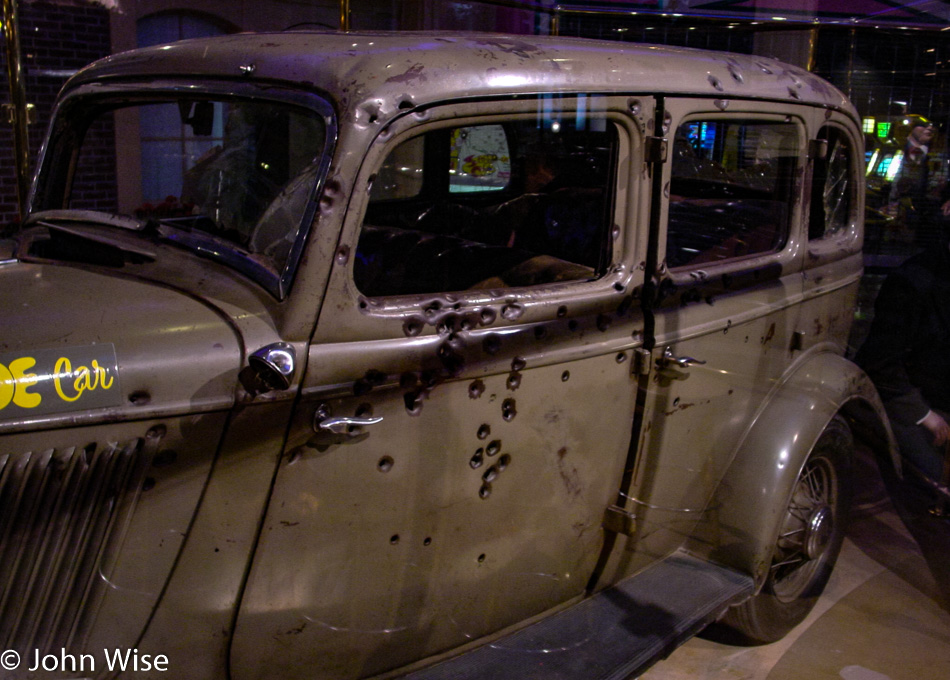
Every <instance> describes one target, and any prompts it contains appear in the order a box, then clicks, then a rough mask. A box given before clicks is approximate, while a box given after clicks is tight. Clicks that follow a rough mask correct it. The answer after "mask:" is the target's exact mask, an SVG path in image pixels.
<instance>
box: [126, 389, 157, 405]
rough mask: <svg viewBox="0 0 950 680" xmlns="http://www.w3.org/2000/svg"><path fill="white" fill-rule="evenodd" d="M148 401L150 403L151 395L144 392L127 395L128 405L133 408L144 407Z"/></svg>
mask: <svg viewBox="0 0 950 680" xmlns="http://www.w3.org/2000/svg"><path fill="white" fill-rule="evenodd" d="M150 401H152V395H151V394H149V393H148V392H146V391H144V390H140V391H138V392H133V393H132V394H130V395H129V403H130V404H132V405H133V406H146V405H148V403H149V402H150Z"/></svg>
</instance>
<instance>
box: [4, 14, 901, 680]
mask: <svg viewBox="0 0 950 680" xmlns="http://www.w3.org/2000/svg"><path fill="white" fill-rule="evenodd" d="M862 139H863V137H862V135H861V133H860V129H859V127H858V119H857V116H856V114H855V112H854V110H853V108H852V107H851V106H850V105H849V104H848V102H847V101H846V100H845V98H844V97H843V96H842V95H841V93H839V92H838V91H837V90H835V89H834V88H833V87H831V86H830V85H828V84H827V83H825V82H824V81H822V80H820V79H818V78H817V77H815V76H812V75H811V74H809V73H807V72H804V71H802V70H799V69H796V68H793V67H789V66H786V65H783V64H780V63H778V62H775V61H772V60H768V59H763V58H758V57H748V56H739V55H729V54H721V53H707V52H700V51H690V50H678V49H667V48H660V47H656V46H636V45H624V44H613V43H603V42H595V41H583V40H571V39H561V38H534V37H530V38H529V37H511V36H502V35H464V36H458V35H446V34H382V33H380V34H349V33H347V34H328V33H306V32H300V33H297V32H289V33H284V34H273V35H239V36H230V37H225V38H217V39H209V40H198V41H185V42H182V43H176V44H173V45H168V46H163V47H157V48H149V49H145V50H139V51H135V52H130V53H126V54H121V55H117V56H114V57H110V58H108V59H105V60H103V61H101V62H99V63H97V64H94V65H92V66H90V67H88V68H87V69H84V70H83V71H81V72H80V73H79V74H77V75H76V76H75V77H73V78H72V79H71V80H70V81H69V83H68V84H67V86H66V87H65V88H64V90H63V92H62V94H61V96H60V99H59V102H58V104H57V108H56V111H55V115H54V118H53V122H52V124H51V127H50V130H49V135H48V138H47V142H46V144H45V145H44V148H43V152H42V154H41V158H40V164H39V169H38V173H37V178H36V181H35V185H34V188H33V191H32V194H31V203H30V215H29V217H28V218H27V220H26V221H25V223H24V225H23V227H22V229H20V230H19V231H18V232H17V233H16V234H15V236H14V238H12V239H9V240H7V241H3V242H2V253H0V254H2V258H0V260H2V261H0V285H2V288H3V290H4V291H5V295H4V298H3V305H4V313H3V316H4V325H3V331H2V335H0V446H2V450H0V454H2V458H0V460H2V470H0V507H2V512H0V541H2V542H0V550H2V554H3V560H2V564H0V634H2V636H3V644H4V645H5V648H6V649H8V650H13V651H16V653H17V654H18V655H19V658H20V660H21V662H22V663H20V664H19V665H18V667H17V669H16V670H14V671H12V672H13V673H14V675H13V677H24V678H26V677H60V676H62V677H69V676H70V674H71V673H72V674H75V672H79V671H81V672H82V673H83V674H84V675H86V676H90V677H111V676H112V675H114V674H115V673H117V672H119V671H121V670H122V668H124V670H125V673H126V674H127V675H128V676H129V677H156V678H157V677H173V676H174V677H189V678H194V679H196V680H197V679H201V678H208V679H212V678H225V677H230V678H234V680H244V679H250V678H282V679H285V678H295V677H300V678H325V679H330V678H333V679H343V678H364V677H376V676H384V677H391V676H392V677H395V676H408V677H413V678H443V677H453V678H482V677H492V678H502V677H509V678H545V680H549V679H550V678H590V677H603V678H625V677H628V676H630V675H631V674H634V673H636V672H638V671H640V670H642V669H643V668H646V667H647V666H648V665H649V664H650V663H652V662H653V661H655V660H656V659H657V658H658V657H660V656H661V655H662V654H664V653H666V652H668V651H669V650H670V649H672V648H673V646H675V645H676V644H678V643H680V642H681V641H683V640H684V639H686V638H687V637H689V636H690V635H692V634H694V633H695V632H696V631H698V630H699V629H701V628H702V627H703V626H705V625H706V624H708V623H710V622H713V621H717V620H718V624H717V625H722V626H728V627H730V628H732V629H733V630H735V631H737V632H738V633H739V634H741V635H742V636H744V637H745V638H746V639H748V640H752V641H768V640H773V639H777V638H778V637H780V636H782V635H783V634H784V633H785V632H786V631H787V630H789V629H790V628H791V627H792V626H794V625H795V624H796V623H797V622H798V621H800V620H801V618H803V617H804V615H805V614H806V613H807V611H808V610H809V608H810V606H811V604H812V603H813V602H814V599H815V597H817V595H818V593H820V591H821V588H822V587H823V585H824V582H825V581H826V579H827V576H828V573H829V572H830V569H831V567H832V565H833V564H834V559H835V556H836V553H837V550H838V547H839V546H840V542H841V539H842V535H843V527H844V522H845V516H846V514H847V505H848V499H849V491H848V489H849V486H848V482H849V471H850V456H851V449H852V442H853V437H854V433H870V435H871V438H872V439H873V440H874V441H876V442H877V443H878V444H880V447H881V449H882V451H884V452H885V453H889V452H890V451H891V450H892V447H891V443H892V442H891V438H890V434H889V429H888V426H887V424H886V419H885V418H884V417H883V415H882V410H881V408H880V404H879V400H878V398H877V396H876V393H875V392H874V390H873V388H872V387H871V386H870V384H869V382H868V380H867V378H866V377H865V376H864V374H863V373H861V372H860V371H859V370H858V369H857V368H855V367H854V366H853V365H852V364H851V363H849V362H848V361H847V360H846V359H844V358H843V356H842V355H843V351H844V350H843V348H844V346H845V343H846V338H847V334H848V331H849V327H850V320H851V309H852V305H853V302H854V299H855V295H856V291H857V287H858V282H859V278H860V275H861V244H862V223H861V215H862V211H863V195H862V192H861V190H860V187H861V185H862V160H861V159H862V153H863V146H862V144H863V142H862ZM859 423H860V425H861V427H860V428H858V427H856V425H857V424H859ZM120 661H121V662H122V663H121V664H120V663H119V662H120ZM7 668H12V666H8V667H7ZM57 674H59V675H57Z"/></svg>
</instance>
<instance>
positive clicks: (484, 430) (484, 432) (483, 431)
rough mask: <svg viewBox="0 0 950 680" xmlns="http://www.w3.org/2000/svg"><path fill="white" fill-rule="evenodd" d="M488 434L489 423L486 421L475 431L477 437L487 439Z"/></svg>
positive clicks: (489, 430)
mask: <svg viewBox="0 0 950 680" xmlns="http://www.w3.org/2000/svg"><path fill="white" fill-rule="evenodd" d="M490 434H491V425H489V424H488V423H485V424H484V425H482V426H481V427H479V428H478V432H477V433H476V435H475V436H476V437H478V438H479V439H488V435H490Z"/></svg>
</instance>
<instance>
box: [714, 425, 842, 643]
mask: <svg viewBox="0 0 950 680" xmlns="http://www.w3.org/2000/svg"><path fill="white" fill-rule="evenodd" d="M853 449H854V440H853V438H852V436H851V430H850V428H848V425H847V423H845V422H844V421H843V420H842V419H841V418H837V417H836V418H835V419H834V420H832V421H831V422H830V423H829V424H828V427H827V428H825V431H824V432H822V434H821V437H819V439H818V442H817V443H816V444H815V447H814V448H813V449H812V452H811V454H810V455H809V456H808V460H807V461H806V462H805V465H804V466H802V469H801V472H800V473H799V475H798V479H797V480H796V481H795V486H794V487H793V489H792V495H791V497H790V498H789V502H788V506H787V508H786V509H785V515H784V518H783V520H782V524H781V527H780V528H779V532H778V536H777V537H776V540H775V548H774V552H773V556H772V564H771V567H770V568H769V574H768V577H767V579H766V581H765V584H764V585H763V587H762V590H761V591H760V592H759V594H758V595H755V596H754V597H752V598H751V599H749V600H747V601H746V602H744V603H742V604H741V605H739V606H737V607H733V608H732V609H730V610H729V611H728V612H727V614H726V616H725V617H724V618H723V619H722V621H721V624H723V625H725V626H726V627H728V628H729V629H731V631H732V632H733V633H736V634H738V635H739V637H740V638H741V641H743V642H745V643H749V644H763V643H767V642H774V641H775V640H779V639H781V638H782V637H783V636H784V635H785V634H786V633H788V631H790V630H791V629H792V628H794V627H795V626H796V625H797V624H798V623H800V622H801V621H802V620H803V619H804V618H805V617H806V616H807V615H808V612H810V611H811V609H812V607H813V606H814V605H815V601H816V600H817V599H818V596H819V595H821V592H822V591H823V590H824V588H825V584H826V583H827V582H828V577H829V576H831V570H832V568H833V567H834V563H835V560H836V559H837V557H838V552H839V551H840V550H841V543H842V542H843V540H844V533H845V524H846V522H847V514H848V508H849V506H850V504H851V459H852V452H853Z"/></svg>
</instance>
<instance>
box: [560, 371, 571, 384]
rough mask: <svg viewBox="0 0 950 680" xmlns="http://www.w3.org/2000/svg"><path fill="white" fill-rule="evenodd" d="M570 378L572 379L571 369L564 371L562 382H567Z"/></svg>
mask: <svg viewBox="0 0 950 680" xmlns="http://www.w3.org/2000/svg"><path fill="white" fill-rule="evenodd" d="M570 379H571V372H570V371H564V372H563V373H562V374H561V382H567V381H568V380H570Z"/></svg>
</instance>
